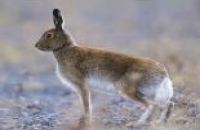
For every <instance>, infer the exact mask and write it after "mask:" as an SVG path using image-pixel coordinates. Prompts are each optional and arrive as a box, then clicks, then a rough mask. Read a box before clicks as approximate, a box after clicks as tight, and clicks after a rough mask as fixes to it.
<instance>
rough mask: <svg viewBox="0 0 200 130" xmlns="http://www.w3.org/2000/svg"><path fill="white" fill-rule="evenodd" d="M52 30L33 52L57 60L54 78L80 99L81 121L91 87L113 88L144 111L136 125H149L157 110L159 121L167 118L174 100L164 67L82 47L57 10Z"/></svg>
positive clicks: (88, 109)
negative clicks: (48, 55)
mask: <svg viewBox="0 0 200 130" xmlns="http://www.w3.org/2000/svg"><path fill="white" fill-rule="evenodd" d="M53 21H54V25H55V28H53V29H50V30H48V31H46V32H45V33H44V34H43V35H42V37H41V38H40V40H39V41H38V42H37V43H36V45H35V46H36V48H38V49H39V50H42V51H51V52H53V54H54V57H55V58H56V60H57V75H58V77H59V78H60V79H61V81H62V82H63V83H64V84H66V85H67V86H70V87H72V88H73V89H74V90H75V91H76V92H77V94H78V95H79V96H80V100H81V102H82V106H83V109H82V110H83V118H84V119H85V120H87V121H90V117H91V104H90V91H89V87H88V86H90V85H91V84H92V85H95V84H97V83H100V84H101V85H105V87H106V85H108V84H112V85H113V86H114V87H115V88H116V90H117V91H118V92H119V94H121V95H122V96H123V97H125V98H128V99H131V100H135V101H138V102H139V103H141V104H143V105H144V106H145V107H146V111H145V112H144V114H143V115H141V117H140V119H139V120H138V122H140V123H145V122H146V121H149V119H150V118H151V116H152V115H153V113H154V112H153V111H154V110H155V109H156V108H160V109H161V110H162V111H161V114H160V115H161V116H160V120H162V121H166V120H167V118H168V117H169V114H170V108H171V107H170V106H171V105H170V104H171V103H170V99H171V98H172V96H173V87H172V81H171V80H170V78H169V74H168V72H167V70H166V69H165V67H164V66H163V65H162V64H160V63H159V62H156V61H154V60H151V59H148V58H142V57H136V56H129V55H125V54H119V53H116V52H112V51H106V50H103V49H95V48H90V47H82V46H79V45H77V44H76V42H75V41H74V39H73V37H72V36H71V35H70V34H68V33H66V32H65V31H64V28H63V18H62V16H61V13H60V10H58V9H54V10H53Z"/></svg>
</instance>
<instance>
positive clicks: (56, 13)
mask: <svg viewBox="0 0 200 130" xmlns="http://www.w3.org/2000/svg"><path fill="white" fill-rule="evenodd" d="M53 22H54V25H55V27H56V29H57V30H58V31H62V29H63V27H62V26H63V19H62V16H61V13H60V10H59V9H54V10H53Z"/></svg>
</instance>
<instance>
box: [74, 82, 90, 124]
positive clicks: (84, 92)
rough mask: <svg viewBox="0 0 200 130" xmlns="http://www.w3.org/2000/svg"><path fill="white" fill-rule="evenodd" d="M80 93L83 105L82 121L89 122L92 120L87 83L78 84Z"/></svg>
mask: <svg viewBox="0 0 200 130" xmlns="http://www.w3.org/2000/svg"><path fill="white" fill-rule="evenodd" d="M77 89H78V94H79V96H80V101H81V103H82V106H83V116H82V118H81V122H89V121H90V118H91V117H90V116H91V114H90V113H91V112H90V91H89V89H88V87H87V86H86V85H84V84H83V83H82V84H81V85H79V86H77Z"/></svg>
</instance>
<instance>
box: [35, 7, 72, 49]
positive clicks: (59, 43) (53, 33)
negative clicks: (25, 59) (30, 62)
mask: <svg viewBox="0 0 200 130" xmlns="http://www.w3.org/2000/svg"><path fill="white" fill-rule="evenodd" d="M53 21H54V25H55V28H53V29H50V30H48V31H46V32H45V33H44V34H43V35H42V37H41V38H40V40H39V41H38V42H37V43H36V44H35V47H37V48H38V49H39V50H42V51H56V50H59V49H61V48H63V47H71V46H73V44H74V43H73V40H72V37H71V36H70V35H69V34H66V33H65V31H64V30H63V19H62V16H61V13H60V11H59V10H58V9H54V10H53Z"/></svg>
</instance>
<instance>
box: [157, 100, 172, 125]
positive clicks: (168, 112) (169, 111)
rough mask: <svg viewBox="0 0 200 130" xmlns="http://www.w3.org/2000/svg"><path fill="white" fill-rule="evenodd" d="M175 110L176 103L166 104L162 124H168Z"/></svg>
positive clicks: (162, 110) (161, 117)
mask: <svg viewBox="0 0 200 130" xmlns="http://www.w3.org/2000/svg"><path fill="white" fill-rule="evenodd" d="M173 108H174V103H173V102H169V103H167V104H166V106H164V107H162V108H161V114H160V122H165V123H166V122H167V121H168V119H169V117H170V115H171V114H172V111H173Z"/></svg>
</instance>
